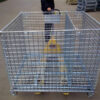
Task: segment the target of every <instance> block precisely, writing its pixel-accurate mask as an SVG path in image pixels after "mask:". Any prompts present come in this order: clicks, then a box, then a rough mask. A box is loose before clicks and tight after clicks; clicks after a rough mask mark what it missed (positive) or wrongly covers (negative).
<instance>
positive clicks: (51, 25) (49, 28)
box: [45, 23, 53, 42]
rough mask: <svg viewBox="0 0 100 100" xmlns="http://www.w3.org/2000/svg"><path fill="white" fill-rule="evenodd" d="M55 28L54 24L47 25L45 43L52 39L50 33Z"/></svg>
mask: <svg viewBox="0 0 100 100" xmlns="http://www.w3.org/2000/svg"><path fill="white" fill-rule="evenodd" d="M52 28H53V24H52V23H45V42H48V41H49V39H50V32H51V30H52Z"/></svg>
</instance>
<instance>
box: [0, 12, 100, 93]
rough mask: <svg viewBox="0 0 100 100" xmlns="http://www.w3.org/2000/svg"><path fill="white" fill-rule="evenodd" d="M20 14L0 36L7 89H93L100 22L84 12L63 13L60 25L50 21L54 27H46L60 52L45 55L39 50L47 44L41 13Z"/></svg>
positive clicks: (71, 90)
mask: <svg viewBox="0 0 100 100" xmlns="http://www.w3.org/2000/svg"><path fill="white" fill-rule="evenodd" d="M24 14H25V16H24ZM24 14H23V15H22V14H20V15H19V16H18V17H17V19H15V20H14V21H13V22H12V23H11V24H10V25H8V26H7V27H6V28H5V29H4V30H3V31H2V33H3V34H2V35H1V37H2V44H3V50H4V54H5V58H6V59H7V65H8V67H7V69H8V75H9V78H10V82H11V89H13V91H33V92H36V91H40V92H41V91H44V92H45V91H46V92H58V91H59V92H66V91H68V92H88V91H90V92H91V91H94V89H95V84H96V80H97V78H96V77H97V72H98V69H99V67H98V66H99V62H98V60H99V33H100V30H99V27H100V25H99V24H98V23H96V22H95V21H94V20H93V19H91V18H90V17H89V16H88V15H86V14H85V13H84V12H82V13H80V12H69V13H68V12H63V13H62V16H63V17H62V18H63V19H62V18H61V20H60V22H59V24H60V25H59V26H58V24H54V29H53V30H48V31H50V33H51V34H50V36H51V37H52V36H53V37H55V40H56V42H57V44H59V45H60V47H61V53H59V54H58V53H55V54H54V53H53V54H52V53H51V54H50V53H49V54H48V53H47V54H46V53H45V52H43V50H44V48H45V47H46V44H47V43H45V30H44V23H45V22H44V17H43V15H42V14H41V16H39V17H37V15H38V14H39V15H40V13H38V14H36V15H35V14H34V13H24ZM32 16H33V18H32ZM84 16H85V18H84ZM27 18H29V19H27ZM35 19H36V20H35ZM88 19H89V20H88ZM27 21H29V22H28V23H27ZM84 22H85V23H84ZM20 23H21V24H20ZM29 23H31V24H29ZM42 25H43V26H42ZM86 25H87V26H86ZM59 27H60V28H61V30H60V29H59ZM64 29H66V30H64ZM69 29H70V30H69ZM71 29H72V30H71ZM77 29H78V30H77ZM86 29H87V30H86ZM28 30H29V31H28ZM30 30H37V31H30ZM39 30H44V31H39ZM56 52H57V49H56Z"/></svg>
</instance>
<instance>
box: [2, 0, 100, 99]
mask: <svg viewBox="0 0 100 100" xmlns="http://www.w3.org/2000/svg"><path fill="white" fill-rule="evenodd" d="M55 2H56V8H59V9H61V10H74V9H75V7H76V6H74V5H73V6H66V3H65V0H55ZM20 11H40V0H7V1H5V2H2V3H0V29H1V28H2V27H3V26H4V25H6V24H7V23H9V21H11V20H12V18H14V17H15V16H16V15H17V14H18V13H19V12H20ZM89 14H90V15H92V16H93V17H95V18H96V19H97V20H98V21H100V12H89ZM99 93H100V82H99V84H98V86H97V89H96V94H95V96H94V97H92V98H88V97H87V95H86V93H71V94H70V95H69V96H67V97H66V96H63V95H62V94H61V93H44V94H43V95H39V96H36V95H33V93H20V94H19V95H18V96H11V95H10V94H9V84H8V79H7V74H6V70H5V63H4V59H3V55H2V50H1V45H0V100H51V99H52V100H55V99H57V100H99V98H100V95H99Z"/></svg>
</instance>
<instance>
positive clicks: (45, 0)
mask: <svg viewBox="0 0 100 100" xmlns="http://www.w3.org/2000/svg"><path fill="white" fill-rule="evenodd" d="M54 9H55V4H54V0H41V10H42V11H43V14H44V15H45V14H51V11H52V10H54ZM52 27H53V24H52V23H45V42H48V41H49V39H50V31H49V30H51V29H52Z"/></svg>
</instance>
